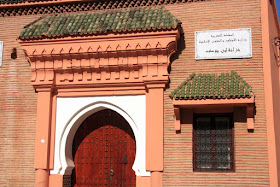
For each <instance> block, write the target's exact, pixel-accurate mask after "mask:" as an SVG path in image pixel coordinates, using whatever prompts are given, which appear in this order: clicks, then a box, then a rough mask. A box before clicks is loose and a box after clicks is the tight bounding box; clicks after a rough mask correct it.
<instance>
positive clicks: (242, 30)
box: [195, 28, 253, 60]
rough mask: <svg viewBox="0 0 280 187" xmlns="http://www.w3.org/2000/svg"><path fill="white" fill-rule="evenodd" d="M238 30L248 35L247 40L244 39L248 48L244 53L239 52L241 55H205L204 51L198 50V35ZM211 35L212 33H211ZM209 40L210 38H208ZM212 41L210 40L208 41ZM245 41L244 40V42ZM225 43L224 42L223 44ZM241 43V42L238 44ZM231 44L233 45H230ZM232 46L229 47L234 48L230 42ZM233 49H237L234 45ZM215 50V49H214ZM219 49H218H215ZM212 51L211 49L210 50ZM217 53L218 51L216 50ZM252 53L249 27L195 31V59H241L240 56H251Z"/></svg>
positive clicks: (236, 31) (235, 31) (219, 33)
mask: <svg viewBox="0 0 280 187" xmlns="http://www.w3.org/2000/svg"><path fill="white" fill-rule="evenodd" d="M238 32H244V33H245V34H247V36H248V37H246V38H245V39H246V40H247V41H246V44H247V46H246V47H247V48H248V50H247V51H246V52H245V53H244V54H241V55H218V54H217V55H216V56H213V55H212V56H211V55H209V56H207V55H205V54H206V52H205V53H204V54H202V52H199V49H198V48H199V45H200V44H199V35H200V34H209V35H211V34H213V35H216V36H218V35H221V34H222V35H223V33H238ZM223 36H224V37H225V36H228V35H223ZM211 37H212V35H211ZM208 40H210V39H208ZM210 43H212V42H210ZM222 43H225V42H222ZM244 43H245V42H244ZM224 45H225V44H224ZM237 45H238V44H236V45H235V46H237ZM239 45H241V44H239ZM232 46H233V47H232ZM232 46H230V47H231V48H230V47H229V49H234V47H235V46H234V44H232ZM209 48H211V44H210V47H209ZM235 49H237V48H236V47H235ZM214 51H215V49H214ZM217 51H219V50H217ZM211 52H212V51H211ZM218 53H219V52H218ZM252 57H253V55H252V30H251V28H243V29H225V30H207V31H195V60H214V59H238V58H239V59H242V58H252Z"/></svg>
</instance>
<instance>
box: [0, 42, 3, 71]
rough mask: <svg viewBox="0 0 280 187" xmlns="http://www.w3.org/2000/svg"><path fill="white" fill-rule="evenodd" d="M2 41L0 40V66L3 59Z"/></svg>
mask: <svg viewBox="0 0 280 187" xmlns="http://www.w3.org/2000/svg"><path fill="white" fill-rule="evenodd" d="M3 43H4V42H3V41H0V68H1V67H2V61H3V51H4V45H3Z"/></svg>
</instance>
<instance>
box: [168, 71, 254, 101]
mask: <svg viewBox="0 0 280 187" xmlns="http://www.w3.org/2000/svg"><path fill="white" fill-rule="evenodd" d="M222 73H225V72H221V73H203V74H209V75H214V76H215V77H216V76H217V75H220V74H222ZM230 73H231V74H232V75H233V76H235V77H236V78H237V79H238V80H239V81H240V82H242V83H243V84H244V86H246V88H247V89H246V90H248V94H247V95H245V98H250V97H254V98H255V94H254V92H253V91H252V87H251V86H250V85H249V84H248V83H247V82H246V81H245V80H244V79H243V78H242V77H240V75H239V74H238V73H237V72H236V71H234V70H232V71H230ZM196 75H201V73H196V74H195V73H192V74H191V75H190V76H189V77H188V78H187V79H186V80H185V81H183V82H182V83H181V84H180V85H179V86H178V87H177V88H176V89H174V90H173V91H172V92H171V93H170V94H169V97H170V98H171V99H175V100H180V98H177V97H174V96H175V95H176V94H178V93H179V91H180V89H181V88H182V87H183V86H185V85H186V84H187V83H188V82H189V81H190V80H192V79H193V78H194V77H195V76H196ZM246 90H245V91H246ZM234 98H235V96H233V97H231V96H230V97H229V98H228V97H225V98H223V97H221V98H219V97H214V98H210V97H209V98H205V97H201V98H200V97H197V98H187V99H186V98H185V99H183V100H204V99H234ZM181 99H182V98H181Z"/></svg>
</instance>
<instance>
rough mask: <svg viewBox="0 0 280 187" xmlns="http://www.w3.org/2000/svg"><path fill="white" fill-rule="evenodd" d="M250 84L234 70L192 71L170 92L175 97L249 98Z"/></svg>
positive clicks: (171, 96) (250, 93)
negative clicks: (206, 72)
mask: <svg viewBox="0 0 280 187" xmlns="http://www.w3.org/2000/svg"><path fill="white" fill-rule="evenodd" d="M252 95H253V93H252V91H251V86H250V85H249V84H248V83H247V82H246V81H244V80H243V79H242V78H241V77H240V76H239V75H238V74H237V73H236V72H235V71H231V72H230V73H220V74H198V75H197V74H195V73H192V74H191V75H190V76H189V77H188V78H187V79H186V80H185V81H183V82H182V83H181V84H180V85H179V86H178V87H177V88H176V89H175V90H174V91H173V92H172V93H171V94H170V98H175V99H226V98H228V99H230V98H245V97H248V98H250V97H251V96H252Z"/></svg>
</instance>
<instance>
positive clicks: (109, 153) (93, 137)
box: [72, 110, 136, 187]
mask: <svg viewBox="0 0 280 187" xmlns="http://www.w3.org/2000/svg"><path fill="white" fill-rule="evenodd" d="M72 151H73V158H74V163H75V169H74V170H73V172H72V186H75V187H86V186H135V184H136V176H135V173H134V171H133V170H132V165H133V163H134V159H135V138H134V135H133V132H132V129H131V128H130V126H129V124H128V123H127V121H126V120H125V119H124V118H123V117H122V116H120V115H119V114H118V113H116V112H114V111H111V110H102V111H99V112H97V113H95V114H93V115H92V116H90V117H88V118H87V119H86V120H85V121H84V122H83V123H82V124H81V126H80V127H79V129H78V130H77V132H76V135H75V138H74V140H73V150H72Z"/></svg>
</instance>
